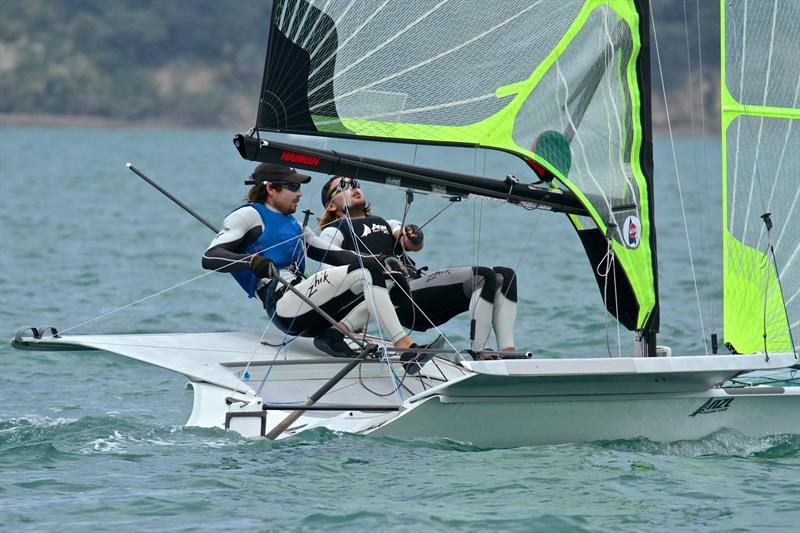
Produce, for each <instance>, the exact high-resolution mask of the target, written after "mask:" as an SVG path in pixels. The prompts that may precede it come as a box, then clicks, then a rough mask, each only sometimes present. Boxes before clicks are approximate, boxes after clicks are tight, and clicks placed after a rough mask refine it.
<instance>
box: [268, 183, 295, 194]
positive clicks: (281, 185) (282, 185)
mask: <svg viewBox="0 0 800 533" xmlns="http://www.w3.org/2000/svg"><path fill="white" fill-rule="evenodd" d="M272 186H273V187H275V188H276V189H278V190H280V189H284V188H286V189H289V190H290V191H292V192H297V191H299V190H300V184H299V183H289V182H286V181H274V182H272Z"/></svg>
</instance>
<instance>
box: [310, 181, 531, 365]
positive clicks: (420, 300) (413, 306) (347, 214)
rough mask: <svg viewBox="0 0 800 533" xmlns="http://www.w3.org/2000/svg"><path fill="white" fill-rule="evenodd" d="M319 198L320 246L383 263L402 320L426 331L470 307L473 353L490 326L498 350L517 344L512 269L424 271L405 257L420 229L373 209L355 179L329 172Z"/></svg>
mask: <svg viewBox="0 0 800 533" xmlns="http://www.w3.org/2000/svg"><path fill="white" fill-rule="evenodd" d="M321 199H322V205H323V206H324V207H325V214H324V215H323V217H322V218H321V219H320V220H319V225H320V227H321V228H322V231H321V232H320V239H321V240H322V241H323V242H324V243H325V244H324V246H334V247H337V248H342V249H344V250H352V251H354V252H356V253H359V254H361V255H362V256H363V257H372V258H378V259H380V260H381V261H382V262H383V263H384V267H385V268H384V275H386V276H387V277H388V278H389V279H390V280H391V281H390V282H389V283H391V284H392V288H391V293H390V294H391V298H392V302H393V303H394V305H395V306H396V307H397V315H398V317H399V318H400V323H401V324H402V325H403V326H405V327H406V328H408V329H411V330H414V331H426V330H428V329H430V328H431V327H433V326H439V325H441V324H444V323H445V322H447V321H448V320H450V319H451V318H453V317H455V316H456V315H458V314H461V313H463V312H465V311H469V312H470V316H471V317H472V321H471V325H470V339H471V349H472V351H473V353H475V354H477V355H479V354H480V352H481V351H483V350H485V349H486V346H487V344H488V341H489V336H490V334H491V332H492V329H494V332H495V336H496V338H497V344H498V349H499V350H502V351H509V352H513V351H515V350H516V347H515V346H514V325H515V323H516V318H517V276H516V274H515V272H514V270H512V269H510V268H508V267H502V266H495V267H492V268H488V267H483V266H472V267H461V268H446V269H443V270H439V271H436V272H433V273H431V274H424V273H423V272H422V271H419V270H417V269H415V268H414V267H413V264H410V263H409V262H408V261H407V260H405V259H406V257H405V253H406V252H409V251H418V250H421V249H422V247H423V245H424V242H423V239H424V236H423V233H422V230H421V229H419V227H417V226H415V225H414V224H409V225H407V226H406V227H405V228H401V227H400V225H401V223H400V221H398V220H385V219H383V218H381V217H378V216H375V215H373V214H372V213H371V210H370V206H369V204H368V203H367V200H366V198H365V196H364V193H363V191H362V190H361V188H360V186H359V183H358V182H357V181H356V180H354V179H350V178H343V177H341V176H333V177H332V178H330V179H329V180H328V182H327V183H326V184H325V186H324V187H323V188H322V197H321ZM314 246H316V244H315V245H314Z"/></svg>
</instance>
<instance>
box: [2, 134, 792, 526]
mask: <svg viewBox="0 0 800 533" xmlns="http://www.w3.org/2000/svg"><path fill="white" fill-rule="evenodd" d="M231 134H232V132H228V131H204V132H199V133H198V132H189V131H162V130H141V129H137V130H125V129H110V130H91V129H26V128H5V127H4V128H3V129H1V130H0V228H2V229H1V230H0V231H1V233H0V239H1V240H0V299H1V301H0V304H1V305H0V333H2V335H0V337H2V338H3V339H10V338H11V337H12V336H13V334H14V331H15V329H16V328H17V327H19V326H25V325H54V326H57V327H58V328H59V329H61V330H65V329H67V328H71V327H74V326H78V325H80V324H82V323H84V322H85V321H88V320H90V319H93V318H96V317H98V316H100V315H102V314H104V313H108V312H111V311H115V310H118V311H116V312H114V313H111V314H109V315H108V316H105V317H103V318H102V319H99V320H96V321H93V322H91V323H89V324H86V325H84V326H81V327H78V328H75V329H74V330H71V333H111V332H117V333H123V332H124V333H133V332H167V331H185V332H196V331H225V330H238V329H252V330H261V329H263V325H264V322H263V321H264V315H263V311H260V310H259V309H258V307H257V306H256V305H254V304H253V302H248V301H247V300H246V298H244V296H243V293H242V292H241V290H240V289H239V288H238V287H237V286H236V285H235V283H234V282H233V281H232V279H230V277H229V276H226V275H217V274H211V275H207V276H204V277H200V278H199V279H196V280H194V281H191V282H189V283H185V282H186V281H187V280H192V279H193V278H196V277H198V276H200V275H202V274H204V271H203V270H202V269H201V268H200V255H201V253H202V251H203V250H204V249H205V247H206V245H207V244H208V242H209V240H210V238H211V235H210V232H209V231H208V230H207V229H206V228H205V227H204V226H202V225H201V224H199V223H198V222H197V221H195V220H194V219H193V218H191V217H190V216H188V215H187V214H185V213H184V212H182V211H181V210H180V209H179V208H177V207H176V206H174V205H173V204H172V203H171V202H169V201H168V200H167V199H166V198H164V197H163V196H161V195H160V194H159V193H157V192H156V191H155V190H153V189H152V188H150V187H149V186H147V185H146V184H145V183H144V182H143V181H141V180H140V179H139V178H137V177H136V176H135V175H134V174H132V173H131V172H129V171H128V170H127V169H126V168H125V163H126V162H127V161H131V162H133V163H134V164H135V165H136V166H137V167H139V168H140V169H141V170H143V171H144V172H146V173H148V174H149V175H151V177H153V178H155V179H156V180H158V181H159V182H160V183H161V184H162V185H163V186H165V187H166V188H167V189H168V190H170V191H172V192H173V193H174V194H176V195H177V196H178V197H179V198H181V199H182V200H183V201H184V202H186V203H187V204H189V205H190V206H192V207H193V208H195V209H196V210H197V211H199V212H200V213H201V214H203V215H204V216H205V217H207V218H208V219H209V220H211V221H212V222H213V223H214V224H219V223H220V222H221V220H222V218H223V217H224V216H225V214H227V213H228V212H229V211H230V210H231V209H233V208H234V207H236V206H237V205H238V202H239V200H240V199H241V198H242V196H243V195H244V194H245V189H246V188H245V186H244V185H242V179H243V177H244V176H245V175H247V174H248V173H249V171H250V169H251V168H252V166H253V165H252V163H248V162H246V161H243V160H242V159H240V158H239V156H238V154H237V153H236V152H235V150H234V148H233V145H232V144H231ZM676 146H677V153H678V164H679V167H680V175H681V178H682V182H681V183H682V189H683V196H684V202H685V206H686V213H687V222H688V223H687V225H688V231H687V229H686V228H685V227H684V221H683V217H682V215H681V208H680V200H679V195H678V186H677V182H676V179H675V172H674V167H673V162H672V153H671V150H670V146H669V143H668V141H667V140H665V139H659V140H658V142H657V143H656V154H655V156H656V168H657V178H656V180H657V181H656V194H657V196H656V208H657V221H658V251H659V256H660V263H659V274H660V280H661V304H662V326H661V335H660V337H659V343H660V344H667V345H670V346H672V348H673V353H675V354H676V355H679V354H701V353H705V350H706V348H705V343H704V342H703V331H705V335H706V337H708V336H709V335H710V333H711V332H712V331H717V332H721V331H720V330H721V298H722V285H721V283H722V282H721V278H722V273H721V260H720V255H721V253H720V249H721V236H720V235H721V233H720V225H721V208H720V205H719V203H720V196H721V193H720V168H719V156H718V153H719V141H718V140H717V139H710V140H697V139H680V140H678V141H677V143H676ZM321 184H322V180H321V179H319V178H316V179H314V180H313V181H312V183H311V184H310V185H309V186H307V187H306V189H307V190H306V194H305V196H304V197H303V199H302V201H301V206H302V208H303V209H306V208H310V209H312V210H315V211H317V212H319V211H320V206H319V188H320V186H321ZM366 191H367V194H368V197H369V199H370V200H371V202H372V204H373V207H374V210H375V212H377V213H378V214H381V215H383V216H385V217H387V218H393V217H395V218H400V217H401V216H402V207H403V204H402V202H403V194H402V192H398V191H396V190H389V189H381V188H378V187H374V186H369V185H367V186H366ZM443 205H444V204H443V202H442V201H441V200H440V199H438V198H431V197H423V196H420V195H418V196H417V199H416V200H415V202H414V203H413V205H412V207H411V211H410V214H409V218H408V220H409V221H414V222H417V223H421V222H422V221H425V220H427V219H428V217H430V216H431V215H432V214H433V213H435V212H436V211H437V210H438V209H439V208H441V207H442V206H443ZM476 221H480V224H477V222H476ZM425 231H426V248H425V250H424V251H423V252H422V253H421V254H419V257H420V263H421V264H427V265H429V266H430V267H431V268H432V269H436V268H440V267H444V266H454V265H468V264H472V263H473V262H477V263H480V264H486V265H495V264H504V265H508V266H511V267H514V268H516V269H517V270H518V272H519V275H520V292H521V294H520V310H519V324H518V328H517V345H518V346H519V347H522V348H526V349H530V350H532V351H534V352H535V353H537V354H539V355H543V356H570V355H580V356H590V355H595V356H604V355H607V354H608V352H611V353H612V354H614V355H616V354H618V353H620V352H621V353H622V354H630V353H631V351H632V336H631V335H630V333H629V332H627V331H625V330H622V331H619V336H618V330H617V327H616V325H615V323H614V322H613V321H612V320H610V319H609V320H606V314H605V312H604V311H603V306H602V302H601V298H600V294H599V291H598V290H597V286H596V283H595V281H594V278H593V276H592V273H591V270H590V267H589V264H588V261H587V260H586V259H585V255H584V253H583V250H582V248H581V246H580V243H579V241H578V238H577V236H576V234H575V232H574V231H573V230H572V228H571V226H570V225H569V224H568V222H567V220H566V218H565V217H564V216H563V215H556V214H552V213H539V212H533V213H532V212H527V211H523V210H521V209H518V208H510V207H508V206H501V205H496V204H493V203H488V202H486V203H483V204H482V203H480V202H472V201H469V202H462V203H460V204H457V205H455V206H453V207H452V208H451V209H449V210H448V211H446V212H445V214H443V215H442V216H441V217H439V218H438V219H436V220H435V221H434V222H432V223H431V224H430V226H428V227H426V230H425ZM687 233H688V236H689V239H690V242H691V245H692V254H693V258H694V270H695V274H696V276H697V290H698V292H699V300H700V306H699V307H700V310H701V311H702V325H701V320H700V316H701V315H700V312H699V311H698V303H697V296H696V295H695V284H694V282H693V281H692V276H691V271H692V268H691V264H690V262H689V259H688V257H689V256H688V248H687V239H686V237H687ZM160 291H166V292H164V293H163V294H160V295H158V296H156V297H154V298H149V299H147V300H145V301H143V302H141V303H138V304H136V305H132V306H130V307H126V306H128V305H129V304H131V303H132V302H136V301H138V300H140V299H142V298H145V297H147V296H150V295H153V294H155V293H158V292H160ZM123 307H126V308H125V309H121V310H119V309H120V308H123ZM444 331H445V332H446V333H447V334H448V336H449V337H450V338H451V339H452V340H453V341H454V342H456V343H457V344H458V343H461V344H465V341H466V336H467V331H468V330H467V321H466V319H465V318H459V319H456V320H454V321H453V322H452V323H450V324H448V325H447V326H446V327H445V328H444ZM420 338H421V339H422V340H425V338H424V337H420ZM618 338H619V339H621V340H620V341H619V342H618V340H617V339H618ZM0 365H1V366H0V368H2V372H0V529H5V530H9V531H40V530H59V531H86V530H89V529H92V530H106V531H107V530H112V529H116V530H122V531H130V530H136V531H146V530H163V529H175V530H192V531H196V530H219V529H223V528H224V529H231V530H233V529H237V530H245V528H247V529H255V530H274V531H282V530H317V529H325V530H372V531H376V530H383V529H392V530H409V531H414V530H422V529H431V530H437V531H438V530H444V531H478V530H481V531H483V530H519V531H559V530H563V531H576V530H578V531H582V530H585V531H618V530H652V529H654V528H657V529H659V530H669V529H680V530H699V529H706V530H718V531H753V530H772V531H798V529H800V510H798V506H797V502H798V499H800V481H798V480H800V438H798V437H797V436H780V435H777V436H774V437H770V438H765V439H761V440H757V439H750V438H747V437H745V436H743V435H741V434H738V433H735V432H722V433H719V434H716V435H713V436H710V437H708V438H706V439H702V440H699V441H687V442H677V443H671V444H661V443H654V442H650V441H647V440H627V441H613V442H599V443H594V444H582V445H572V444H566V445H560V446H537V447H530V448H520V449H514V450H480V449H475V448H472V447H470V446H468V445H464V444H456V443H452V442H447V441H432V442H415V441H403V440H390V439H374V438H364V437H354V436H349V435H339V434H334V433H331V432H325V431H320V432H311V433H309V434H307V435H304V436H302V437H301V438H297V439H294V440H290V441H283V442H281V443H277V444H276V443H270V442H265V441H263V440H248V439H244V438H242V437H240V436H238V435H237V434H234V433H226V432H224V431H217V430H208V429H196V428H184V427H182V424H183V423H184V422H185V421H186V419H187V417H188V415H189V411H190V409H191V402H192V397H191V393H190V392H188V391H185V390H184V388H183V386H184V384H185V382H186V380H185V379H184V378H182V377H181V376H178V375H176V374H172V373H170V372H167V371H163V370H158V369H156V368H154V367H150V366H146V365H144V364H139V363H136V362H132V361H128V360H125V359H122V358H119V357H116V356H112V355H109V354H104V353H97V352H74V353H71V352H62V353H59V352H38V353H37V352H22V351H16V350H14V349H12V348H11V347H10V346H9V344H8V343H7V342H6V341H3V343H2V344H0ZM564 423H569V421H564Z"/></svg>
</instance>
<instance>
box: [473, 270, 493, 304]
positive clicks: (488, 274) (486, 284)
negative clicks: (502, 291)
mask: <svg viewBox="0 0 800 533" xmlns="http://www.w3.org/2000/svg"><path fill="white" fill-rule="evenodd" d="M496 288H497V279H496V276H495V273H494V271H493V270H492V269H491V268H487V267H483V266H474V267H472V279H471V280H468V281H467V286H466V287H465V289H467V290H468V292H469V293H470V294H471V293H472V292H474V291H476V290H479V289H480V291H481V297H482V298H483V299H485V300H488V301H490V302H491V301H493V300H494V293H495V290H496Z"/></svg>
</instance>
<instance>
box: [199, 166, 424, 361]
mask: <svg viewBox="0 0 800 533" xmlns="http://www.w3.org/2000/svg"><path fill="white" fill-rule="evenodd" d="M310 180H311V177H310V176H306V175H304V174H299V173H298V172H296V171H295V170H294V169H291V168H287V167H282V166H279V165H270V164H267V163H261V164H259V165H258V166H257V167H256V168H255V170H254V171H253V173H252V175H251V176H250V177H249V178H248V179H247V180H246V181H245V184H246V185H252V187H251V188H250V191H249V193H248V203H246V204H244V205H242V206H240V207H238V208H237V209H235V210H234V211H233V212H231V213H230V214H229V215H228V216H227V217H225V221H224V222H223V225H222V230H221V231H220V232H219V233H218V234H217V236H216V237H214V239H213V240H212V241H211V244H210V245H209V246H208V249H207V250H206V251H205V253H204V254H203V261H202V264H203V268H206V269H209V270H215V271H219V272H229V273H230V274H232V275H233V277H234V278H235V279H236V281H237V282H239V285H241V286H242V288H243V289H244V290H245V292H246V293H247V295H248V296H249V297H250V298H253V297H258V298H259V299H260V300H261V302H262V303H263V305H264V308H265V309H266V311H267V314H268V315H269V317H270V319H271V320H272V321H273V322H274V323H275V324H276V325H277V326H278V328H280V329H281V331H283V332H285V333H287V334H289V335H304V336H313V337H315V340H314V344H315V346H317V348H319V349H320V350H322V351H324V352H326V353H328V354H330V355H334V356H343V357H350V356H352V355H354V352H353V350H352V349H350V348H349V346H348V345H347V344H346V343H345V342H344V335H343V334H342V333H341V332H340V331H339V330H338V329H337V328H336V327H333V326H332V324H330V323H329V322H327V321H326V319H325V318H324V317H323V316H322V315H321V314H320V313H318V312H317V311H315V310H314V308H313V307H312V306H310V305H309V304H308V303H307V302H305V301H303V300H302V299H301V298H299V297H298V296H297V295H295V294H294V293H293V292H292V291H289V290H287V289H286V287H285V286H284V285H283V284H280V283H278V280H277V279H276V278H275V276H280V277H281V278H282V279H284V280H286V281H289V282H290V283H291V284H292V285H294V286H295V287H296V288H297V289H298V290H299V291H300V292H301V293H302V294H304V295H305V296H307V297H308V299H309V300H310V301H311V302H313V303H314V304H315V305H317V306H318V307H319V308H321V309H322V310H323V311H325V312H326V313H328V314H329V315H330V316H331V317H333V318H334V319H335V320H337V321H338V322H339V325H340V326H343V327H345V328H346V329H348V330H349V331H355V330H356V329H357V328H358V327H360V325H361V322H362V321H363V317H364V316H365V314H367V315H368V316H370V318H372V319H376V320H377V321H378V324H379V325H380V327H381V330H382V331H383V333H384V338H385V339H387V340H389V341H391V342H392V343H393V344H394V345H395V346H397V347H400V348H407V347H409V346H411V345H412V342H411V339H410V338H409V337H408V336H407V335H406V332H405V331H404V330H403V327H402V325H401V324H400V321H399V319H398V317H397V314H396V313H395V310H394V307H393V305H392V302H391V300H390V297H389V291H388V289H387V287H386V284H385V281H384V278H383V276H382V270H381V269H380V267H379V265H378V264H377V262H375V261H361V260H360V259H359V258H357V256H356V255H355V254H353V253H352V252H349V251H343V250H341V249H339V248H331V247H329V246H327V244H325V243H322V242H321V241H320V240H319V238H318V237H316V236H315V235H314V233H313V232H312V231H311V230H309V229H308V228H301V227H300V224H298V223H297V220H295V218H294V216H293V214H294V213H295V211H297V204H298V202H299V201H300V198H301V197H302V195H303V193H302V192H301V190H300V186H301V185H302V184H303V183H308V182H309V181H310ZM305 243H308V244H311V245H313V246H310V248H309V257H311V258H312V259H315V260H320V259H321V255H318V256H315V255H314V254H315V253H320V254H321V253H322V252H321V250H323V249H324V250H325V259H326V261H327V262H328V264H333V265H337V266H335V267H334V268H330V269H327V270H324V271H320V272H317V273H316V274H314V275H313V276H311V277H308V278H305V277H304V273H305V266H306V261H305V255H306V249H305V246H304V244H305ZM373 313H374V314H375V316H373Z"/></svg>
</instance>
